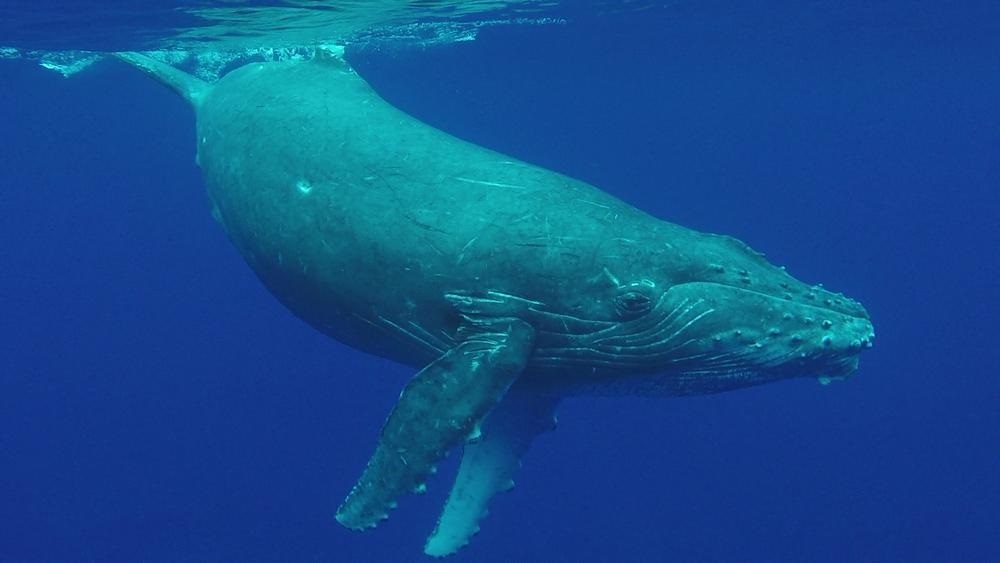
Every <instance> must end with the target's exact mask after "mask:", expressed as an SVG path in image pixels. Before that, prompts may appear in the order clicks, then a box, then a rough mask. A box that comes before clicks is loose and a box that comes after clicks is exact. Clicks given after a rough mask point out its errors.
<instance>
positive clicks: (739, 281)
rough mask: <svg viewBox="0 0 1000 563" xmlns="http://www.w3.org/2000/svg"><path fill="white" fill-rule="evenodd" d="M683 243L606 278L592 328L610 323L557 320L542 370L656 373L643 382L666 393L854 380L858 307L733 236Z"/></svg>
mask: <svg viewBox="0 0 1000 563" xmlns="http://www.w3.org/2000/svg"><path fill="white" fill-rule="evenodd" d="M684 234H685V235H686V238H685V240H684V241H683V242H684V244H683V246H681V245H679V244H667V245H666V248H663V249H662V250H661V251H660V250H654V251H651V252H646V253H644V254H643V256H642V260H639V261H632V262H630V263H627V264H618V265H615V264H612V266H613V267H618V268H619V271H618V272H615V271H612V270H611V269H610V268H604V271H603V272H602V274H603V277H604V278H606V280H607V283H606V288H607V289H606V290H605V291H604V293H603V297H602V298H600V299H599V301H600V302H601V303H600V305H601V307H602V309H601V312H600V314H599V315H598V314H591V315H587V317H589V318H595V317H603V318H604V319H609V320H610V321H611V322H603V323H594V322H591V323H580V324H579V325H575V324H574V323H572V322H566V320H565V318H564V319H562V322H563V326H565V327H566V328H565V329H559V328H555V329H554V330H553V332H555V333H557V334H558V337H557V338H552V339H549V340H548V341H549V342H551V343H552V345H551V346H549V347H548V348H546V349H542V350H540V351H539V357H540V359H541V363H542V364H545V363H546V362H548V364H549V365H553V366H555V365H557V364H560V363H562V364H566V363H569V364H576V365H577V366H579V367H585V366H594V367H595V368H596V369H595V370H594V373H597V374H598V375H600V374H601V373H606V372H629V373H636V372H641V373H646V374H649V373H656V374H662V375H663V377H660V378H648V377H645V378H643V380H644V381H658V382H660V383H658V384H657V385H661V386H663V387H664V389H663V391H664V392H668V393H704V392H712V391H722V390H726V389H731V388H736V387H743V386H747V385H754V384H757V383H764V382H768V381H774V380H778V379H785V378H790V377H815V378H817V379H819V380H820V381H821V382H823V383H826V382H828V381H830V380H834V379H841V378H844V377H846V376H848V375H850V374H851V373H852V372H854V371H855V370H856V369H857V367H858V357H859V354H860V353H861V352H862V351H863V350H865V349H866V348H869V347H871V345H872V341H873V338H874V329H873V327H872V323H871V321H870V319H869V316H868V313H867V311H866V310H865V309H864V307H862V306H861V305H860V304H859V303H858V302H856V301H854V300H852V299H850V298H848V297H845V296H844V295H841V294H839V293H832V292H830V291H827V290H826V289H824V288H823V287H821V286H818V285H809V284H805V283H803V282H801V281H799V280H797V279H795V278H793V277H792V276H790V275H789V274H788V273H787V272H785V270H784V269H783V268H779V267H776V266H774V265H772V264H770V263H769V262H768V261H767V260H765V259H764V257H763V255H761V254H759V253H757V252H754V251H753V250H752V249H750V248H749V247H748V246H747V245H745V244H744V243H742V242H740V241H738V240H736V239H733V238H731V237H725V236H718V235H703V234H698V233H690V232H689V231H686V230H685V231H684ZM593 310H594V309H591V311H593ZM559 333H561V334H559Z"/></svg>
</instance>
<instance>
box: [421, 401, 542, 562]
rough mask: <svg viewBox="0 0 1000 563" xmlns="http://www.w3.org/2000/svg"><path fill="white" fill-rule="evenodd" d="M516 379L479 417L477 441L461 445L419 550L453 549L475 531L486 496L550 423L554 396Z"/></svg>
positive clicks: (505, 486) (506, 484)
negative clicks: (447, 486)
mask: <svg viewBox="0 0 1000 563" xmlns="http://www.w3.org/2000/svg"><path fill="white" fill-rule="evenodd" d="M523 386H524V384H523V382H522V383H516V384H514V386H513V387H511V389H510V391H509V392H508V393H507V395H506V396H505V397H504V399H503V401H502V402H501V403H500V404H499V405H497V407H496V408H494V409H493V411H492V412H491V413H490V415H489V417H487V419H486V421H485V422H484V423H483V428H482V435H481V436H480V438H479V440H478V441H475V442H472V443H470V444H468V445H466V446H465V452H464V453H463V454H462V464H461V466H460V467H459V469H458V476H457V477H456V478H455V484H454V485H453V486H452V488H451V494H449V495H448V502H447V504H445V507H444V511H443V512H442V513H441V518H440V519H439V520H438V524H437V527H436V528H434V533H432V534H431V536H430V537H429V538H428V539H427V545H426V546H425V547H424V553H426V554H427V555H434V556H438V557H441V556H445V555H450V554H452V553H455V552H456V551H458V550H459V549H461V548H462V547H463V546H465V544H467V543H468V542H469V539H470V538H471V537H472V536H473V535H474V534H475V533H476V532H478V531H479V520H480V518H482V517H484V516H486V514H487V506H488V505H489V502H490V500H491V499H492V498H493V497H494V496H495V495H496V494H497V493H499V492H502V491H507V490H509V489H510V488H511V487H513V486H514V481H513V476H514V473H515V472H516V471H517V470H518V468H520V466H521V456H523V455H524V453H525V452H527V451H528V447H529V446H531V441H532V440H534V438H535V436H537V435H539V434H541V433H543V432H547V431H549V430H552V429H553V428H555V417H554V416H553V410H554V409H555V406H556V403H557V402H558V400H557V399H555V398H552V397H546V396H541V395H537V394H534V393H532V392H531V391H530V390H526V389H522V387H523Z"/></svg>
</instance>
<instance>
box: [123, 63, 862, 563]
mask: <svg viewBox="0 0 1000 563" xmlns="http://www.w3.org/2000/svg"><path fill="white" fill-rule="evenodd" d="M121 57H122V58H123V59H125V60H126V61H128V62H130V63H132V64H134V65H136V66H138V67H140V68H142V69H143V70H146V71H147V72H150V73H151V74H153V75H154V76H156V77H157V78H159V79H160V80H162V81H164V82H165V83H167V84H168V85H170V86H172V87H173V88H174V89H175V90H177V91H178V92H180V93H181V94H182V95H184V96H185V97H186V98H187V99H188V100H189V101H190V102H191V103H192V105H193V106H194V108H195V110H196V113H197V123H198V127H197V131H198V138H197V144H198V162H199V163H200V165H201V167H202V168H203V170H204V176H205V183H206V185H207V188H208V193H209V196H210V198H211V201H212V203H213V206H214V212H215V214H216V216H217V217H218V219H219V221H220V222H221V223H222V225H223V226H224V227H225V229H226V231H227V233H228V234H229V236H230V238H231V239H232V240H233V242H234V243H235V245H236V246H237V248H238V249H239V251H240V253H241V254H242V255H243V257H244V258H245V259H246V261H247V263H248V264H249V265H250V266H251V267H252V268H253V270H254V271H255V272H256V274H257V275H258V276H259V277H260V279H261V281H262V282H263V283H264V284H265V285H266V286H267V287H268V288H269V289H270V291H271V292H272V293H273V294H274V295H275V296H276V297H277V298H278V299H280V300H281V301H282V302H283V303H284V304H285V305H286V306H287V307H288V308H289V309H290V310H291V311H292V312H294V313H295V314H296V315H298V316H299V317H301V318H302V319H304V320H305V321H306V322H308V323H309V324H310V325H312V326H313V327H315V328H316V329H318V330H320V331H322V332H324V333H326V334H328V335H329V336H331V337H333V338H335V339H337V340H340V341H342V342H345V343H347V344H349V345H351V346H353V347H355V348H358V349H360V350H365V351H367V352H370V353H373V354H377V355H379V356H383V357H386V358H390V359H393V360H396V361H398V362H402V363H404V364H408V365H411V366H413V367H414V368H416V369H419V370H420V371H419V372H418V373H417V374H416V375H415V376H414V378H413V379H412V380H411V381H410V382H409V383H408V384H407V386H406V388H405V389H404V390H403V392H402V394H401V396H400V398H399V402H398V403H397V405H396V407H395V408H394V409H393V412H392V413H391V414H390V415H389V417H388V419H387V421H386V423H385V425H384V427H383V428H382V432H381V435H380V438H379V442H378V446H377V448H376V451H375V453H374V455H373V456H372V458H371V460H370V462H369V464H368V466H367V468H366V469H365V471H364V473H363V475H362V476H361V478H360V479H359V480H358V483H357V484H356V485H355V487H354V489H353V490H352V491H351V493H350V494H349V495H348V497H347V499H346V500H345V501H344V504H343V505H342V506H341V507H340V509H339V510H338V512H337V519H338V520H339V521H340V522H341V523H342V524H344V525H345V526H348V527H350V528H354V529H364V528H368V527H372V526H374V525H376V524H377V523H378V522H379V521H380V520H381V519H384V518H386V515H387V513H388V511H389V509H390V508H392V507H393V506H395V503H396V499H397V498H398V497H399V496H400V495H402V494H403V493H406V492H410V491H421V490H423V488H424V481H425V479H426V478H427V476H428V475H429V473H431V472H432V471H433V469H434V465H435V464H436V463H437V462H438V461H439V460H440V458H441V457H442V456H443V455H444V454H445V453H446V452H447V451H448V450H449V449H451V448H454V447H455V446H459V445H462V444H463V443H465V447H464V456H463V460H462V464H461V467H460V469H459V474H458V477H457V479H456V482H455V485H454V487H453V489H452V493H451V496H450V497H449V500H448V502H447V504H446V507H445V510H444V513H443V514H442V517H441V520H440V521H439V523H438V526H437V528H436V530H435V531H434V533H433V534H432V536H431V537H430V539H429V540H428V543H427V546H426V548H425V551H426V552H427V553H428V554H431V555H446V554H449V553H452V552H454V551H456V550H457V549H459V548H460V547H461V546H463V545H464V544H465V543H466V542H467V541H468V539H469V537H470V536H471V535H472V534H474V533H475V531H476V530H477V529H478V527H477V522H478V519H479V518H480V517H481V516H482V515H483V514H484V513H485V510H486V505H487V503H488V502H489V500H490V499H491V498H492V496H493V495H494V494H495V493H496V492H498V491H500V490H504V489H506V488H508V487H509V486H510V485H511V481H510V479H511V476H512V475H513V472H514V471H515V470H516V468H517V467H518V465H519V458H520V456H521V454H523V453H524V451H525V450H526V449H527V448H528V446H529V444H530V442H531V440H532V438H533V437H534V436H536V435H537V434H539V433H541V432H544V431H545V430H548V429H550V428H552V426H553V417H552V410H553V408H554V407H555V405H556V403H557V401H558V400H559V398H560V397H564V396H568V395H573V394H580V393H598V394H621V395H628V394H659V395H685V394H699V393H712V392H718V391H725V390H729V389H736V388H740V387H745V386H749V385H756V384H760V383H766V382H769V381H775V380H779V379H785V378H790V377H796V376H810V377H818V378H821V379H823V380H825V379H828V378H840V377H844V376H847V375H849V374H850V373H851V372H853V371H854V370H855V369H856V368H857V363H858V354H859V353H860V351H861V350H862V349H863V348H866V347H868V346H869V345H870V344H871V341H872V338H873V336H874V334H873V329H872V325H871V323H870V322H869V319H868V315H867V313H866V312H865V310H864V308H862V307H861V305H859V304H858V303H857V302H855V301H852V300H851V299H848V298H846V297H844V296H842V295H840V294H834V293H830V292H828V291H826V290H823V289H821V288H819V287H817V286H810V285H806V284H803V283H801V282H799V281H797V280H796V279H794V278H792V277H791V276H789V275H788V274H787V273H785V271H784V270H783V269H781V268H777V267H775V266H773V265H771V264H770V263H768V262H767V261H766V260H764V258H763V257H762V255H760V254H758V253H756V252H754V251H753V250H751V249H750V248H748V247H747V246H746V245H745V244H743V243H742V242H740V241H738V240H736V239H733V238H730V237H726V236H718V235H710V234H702V233H698V232H695V231H692V230H689V229H686V228H683V227H680V226H677V225H674V224H671V223H667V222H664V221H662V220H659V219H657V218H655V217H652V216H650V215H647V214H646V213H643V212H642V211H640V210H638V209H635V208H633V207H631V206H629V205H627V204H625V203H623V202H621V201H619V200H617V199H615V198H614V197H612V196H610V195H608V194H605V193H603V192H601V191H600V190H598V189H596V188H594V187H592V186H590V185H587V184H585V183H583V182H579V181H576V180H573V179H571V178H568V177H566V176H563V175H560V174H557V173H555V172H552V171H549V170H544V169H542V168H539V167H536V166H532V165H530V164H526V163H524V162H520V161H518V160H516V159H513V158H510V157H507V156H504V155H502V154H498V153H496V152H493V151H490V150H487V149H485V148H482V147H479V146H476V145H473V144H470V143H467V142H464V141H462V140H459V139H456V138H454V137H452V136H450V135H448V134H446V133H443V132H441V131H439V130H437V129H434V128H432V127H430V126H428V125H426V124H424V123H422V122H420V121H418V120H416V119H414V118H412V117H410V116H408V115H406V114H404V113H403V112H401V111H399V110H397V109H395V108H394V107H392V106H391V105H389V104H388V103H386V102H385V101H384V100H382V99H381V98H380V97H379V96H378V95H377V94H376V93H375V92H374V91H373V90H372V89H371V88H370V87H369V86H368V84H367V83H366V82H365V81H364V80H363V79H362V78H361V77H359V76H358V75H357V74H356V73H355V72H354V71H353V70H352V69H351V68H350V67H349V66H348V65H347V64H346V63H345V62H344V61H343V60H342V59H341V58H339V57H334V56H330V57H321V58H318V59H316V60H313V61H289V62H281V63H266V64H265V63H262V64H250V65H247V66H244V67H242V68H239V69H237V70H235V71H233V72H231V73H229V74H228V75H226V76H225V77H223V78H222V79H220V80H219V81H218V82H217V83H215V84H213V85H208V84H206V83H204V82H200V81H198V80H196V79H194V78H191V77H190V76H188V75H185V74H183V73H181V72H179V71H177V70H175V69H173V68H171V67H167V66H165V65H163V64H161V63H158V62H156V61H153V60H150V59H148V58H145V57H143V56H142V55H138V54H122V55H121Z"/></svg>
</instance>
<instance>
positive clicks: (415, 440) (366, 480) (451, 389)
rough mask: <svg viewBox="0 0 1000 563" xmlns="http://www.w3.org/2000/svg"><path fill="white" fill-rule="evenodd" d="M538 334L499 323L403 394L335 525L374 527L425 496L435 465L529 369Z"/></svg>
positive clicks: (469, 339) (466, 341)
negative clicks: (399, 503)
mask: <svg viewBox="0 0 1000 563" xmlns="http://www.w3.org/2000/svg"><path fill="white" fill-rule="evenodd" d="M534 336H535V331H534V329H532V328H531V326H530V325H529V324H528V323H526V322H524V321H522V320H520V319H516V318H494V319H491V321H490V322H489V323H482V324H480V325H479V326H478V327H477V329H475V330H471V331H468V332H467V333H466V334H465V336H464V338H463V340H462V341H461V342H460V343H459V344H458V345H457V346H456V347H454V348H452V349H451V350H449V351H448V352H446V353H445V354H444V355H443V356H441V357H440V358H438V359H437V360H435V361H434V362H433V363H432V364H430V365H428V366H427V367H425V368H424V369H423V370H421V371H420V373H418V374H417V375H416V376H415V377H414V378H413V379H412V380H411V381H410V382H409V383H408V384H407V386H406V388H405V389H403V393H402V394H401V395H400V397H399V401H398V402H397V403H396V406H395V407H394V408H393V410H392V413H391V414H390V415H389V418H388V419H387V420H386V422H385V425H384V426H383V427H382V433H381V435H380V437H379V443H378V447H377V448H376V449H375V454H374V455H372V458H371V460H370V461H369V462H368V466H367V467H366V468H365V471H364V473H363V474H362V475H361V478H360V479H358V482H357V484H355V485H354V488H353V489H352V490H351V492H350V494H349V495H348V496H347V499H346V500H345V501H344V504H342V505H341V506H340V508H339V509H338V510H337V521H339V522H340V523H341V524H343V525H344V526H346V527H348V528H352V529H357V530H360V529H365V528H371V527H374V526H375V525H376V524H378V522H379V521H381V520H383V519H385V518H387V517H388V512H389V510H390V509H391V508H393V507H394V506H395V504H396V499H397V498H398V497H399V496H401V495H402V494H404V493H407V492H411V491H419V490H421V489H422V488H423V486H424V480H425V479H426V478H427V476H428V474H430V473H431V472H432V471H433V470H434V464H436V463H437V462H438V460H440V459H441V458H442V457H443V456H444V455H445V453H446V452H447V451H448V450H449V449H450V448H452V447H454V446H457V445H459V444H461V443H462V442H464V441H465V440H466V439H467V438H468V437H469V436H470V435H474V434H476V433H478V432H479V424H480V423H481V422H482V421H483V419H484V418H486V415H487V414H489V412H490V410H491V409H493V407H494V406H496V404H497V402H499V401H500V399H501V398H502V397H503V396H504V393H506V392H507V389H508V388H509V387H510V385H511V384H512V383H513V382H514V380H515V379H517V377H518V376H519V375H520V374H521V372H522V371H523V370H524V367H525V365H526V364H527V361H528V356H529V355H530V353H531V347H532V344H533V342H534Z"/></svg>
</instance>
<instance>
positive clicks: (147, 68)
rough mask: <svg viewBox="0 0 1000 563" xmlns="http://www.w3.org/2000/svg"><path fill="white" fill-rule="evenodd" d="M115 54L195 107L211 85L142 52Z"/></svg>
mask: <svg viewBox="0 0 1000 563" xmlns="http://www.w3.org/2000/svg"><path fill="white" fill-rule="evenodd" d="M115 56H116V57H118V58H119V59H121V60H123V61H125V62H127V63H129V64H130V65H132V66H134V67H136V68H138V69H139V70H141V71H143V72H145V73H146V74H149V75H150V76H152V77H153V78H155V79H157V80H159V81H160V82H162V83H163V84H165V85H167V86H168V87H169V88H170V89H171V90H173V91H175V92H177V93H178V94H180V95H181V97H183V98H184V99H185V100H187V101H188V103H189V104H191V105H192V106H194V107H196V108H197V107H198V106H199V105H200V104H201V100H202V99H204V97H205V94H207V93H208V91H209V90H210V89H211V87H212V85H211V84H209V83H208V82H205V81H204V80H202V79H200V78H198V77H195V76H192V75H190V74H188V73H186V72H184V71H183V70H180V69H178V68H174V67H172V66H170V65H168V64H166V63H164V62H160V61H158V60H156V59H154V58H152V57H150V56H148V55H143V54H142V53H136V52H131V51H130V52H121V53H115Z"/></svg>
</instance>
